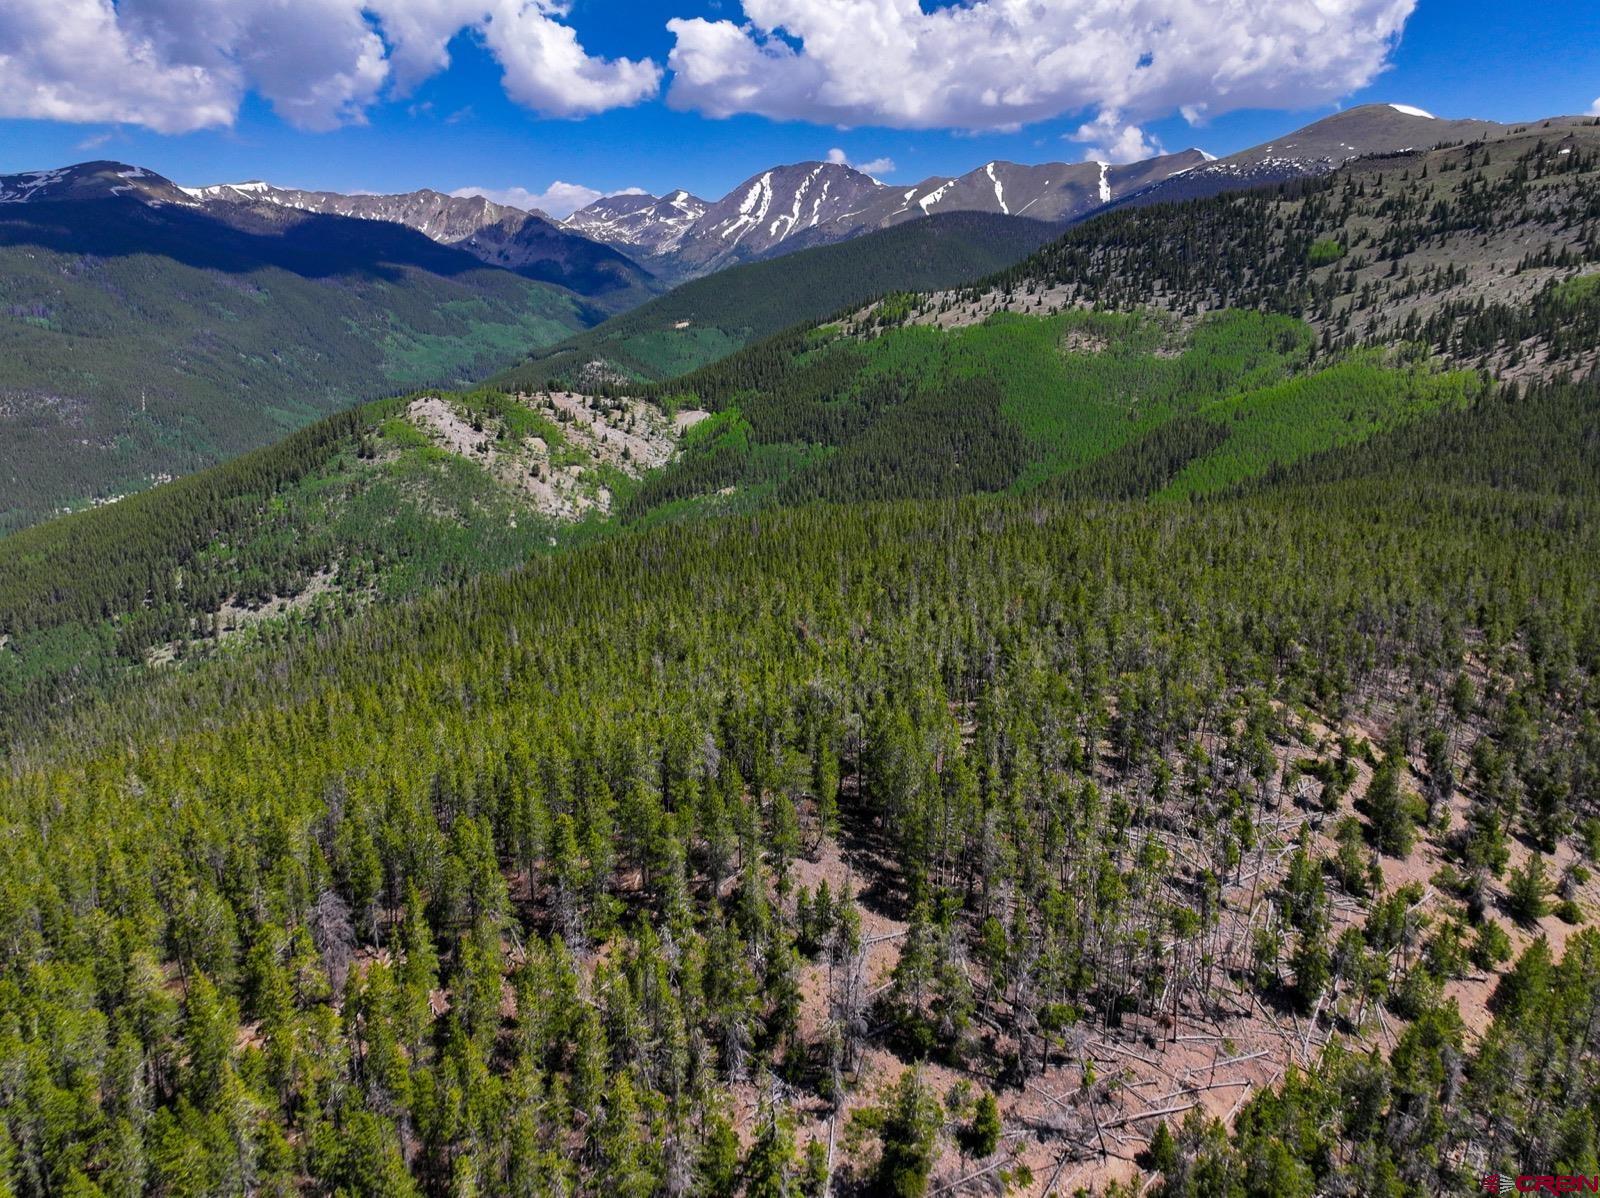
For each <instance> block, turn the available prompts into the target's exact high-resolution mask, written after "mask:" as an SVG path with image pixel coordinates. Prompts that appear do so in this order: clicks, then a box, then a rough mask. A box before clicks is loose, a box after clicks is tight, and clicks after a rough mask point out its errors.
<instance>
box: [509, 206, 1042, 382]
mask: <svg viewBox="0 0 1600 1198" xmlns="http://www.w3.org/2000/svg"><path fill="white" fill-rule="evenodd" d="M1055 232H1056V229H1055V227H1053V226H1051V225H1048V224H1045V223H1043V222H1040V221H1032V220H1026V219H1023V218H1020V217H1007V216H991V215H987V214H984V213H955V214H951V215H949V216H936V217H931V218H929V219H927V220H919V221H914V222H911V223H909V224H904V225H899V226H896V227H895V228H893V229H888V230H885V231H883V232H880V233H872V234H869V235H867V236H864V237H861V238H859V239H857V240H855V241H852V242H851V243H849V244H848V245H833V246H823V247H820V248H817V249H812V250H804V251H801V252H798V253H794V254H790V255H788V256H786V257H784V258H783V259H782V260H780V261H773V262H760V263H755V264H751V265H746V266H737V267H733V268H731V269H728V270H724V271H721V272H720V273H718V274H716V275H713V276H711V277H709V278H704V279H698V280H696V281H694V282H691V283H685V284H684V285H683V286H681V287H678V288H675V289H674V290H673V291H671V292H669V293H668V294H666V295H664V296H662V297H660V298H659V299H656V300H654V301H652V302H650V303H648V304H645V305H643V306H642V307H639V308H636V309H634V310H633V311H631V312H628V313H625V314H623V315H621V316H616V317H613V318H612V319H610V320H608V321H606V322H605V323H604V324H602V325H600V326H599V327H597V328H594V329H591V330H590V331H588V332H586V333H580V334H578V335H577V336H574V337H571V338H569V339H567V340H566V341H563V342H561V343H559V344H557V345H553V346H550V347H549V348H548V349H545V350H541V351H540V352H538V353H536V354H534V355H533V356H532V357H531V358H530V359H529V360H528V361H527V362H525V363H523V364H522V365H520V366H517V367H515V368H513V369H511V370H508V371H506V372H505V373H503V374H501V375H500V376H499V377H498V378H496V379H495V380H494V381H495V383H496V384H498V385H502V386H506V387H523V388H541V387H544V386H545V385H546V384H547V383H548V382H549V381H551V380H559V381H561V382H563V383H565V384H568V385H579V386H582V385H591V386H592V385H595V384H604V383H613V384H618V385H620V384H624V383H626V382H634V381H639V380H655V379H663V378H671V377H672V376H674V375H679V374H684V373H687V372H688V371H691V370H693V369H695V368H696V367H699V366H703V365H705V364H706V363H708V362H711V361H714V360H716V359H717V358H720V357H722V356H723V355H725V354H727V353H729V352H731V351H733V350H735V349H738V348H739V347H740V346H742V345H745V344H747V343H749V342H751V341H755V340H759V339H761V338H763V337H769V336H771V335H772V334H774V333H777V332H778V331H780V330H781V329H785V328H788V327H789V326H790V325H793V324H797V323H799V322H801V321H807V320H818V319H821V318H823V317H826V316H831V315H833V314H834V313H836V312H839V311H841V310H843V309H845V308H848V307H852V306H854V305H858V304H863V303H865V302H867V301H868V300H870V299H873V298H875V297H876V296H879V295H882V294H883V293H884V292H887V291H907V290H909V291H930V290H933V289H935V288H940V287H950V286H954V285H956V284H958V283H965V282H970V281H972V280H975V279H979V278H982V277H984V276H985V275H989V274H992V273H993V272H994V271H997V270H1000V269H1002V268H1004V267H1006V266H1010V265H1011V264H1012V263H1014V262H1016V261H1017V260H1018V259H1020V258H1023V257H1025V256H1027V255H1028V254H1030V253H1032V252H1033V251H1034V250H1036V249H1038V248H1039V246H1040V245H1042V244H1043V243H1044V242H1045V241H1046V240H1048V239H1049V238H1050V237H1052V236H1054V235H1055Z"/></svg>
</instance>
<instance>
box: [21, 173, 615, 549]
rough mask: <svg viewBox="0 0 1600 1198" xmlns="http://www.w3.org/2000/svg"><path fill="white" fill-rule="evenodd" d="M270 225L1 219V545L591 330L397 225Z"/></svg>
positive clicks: (561, 306) (35, 208)
mask: <svg viewBox="0 0 1600 1198" xmlns="http://www.w3.org/2000/svg"><path fill="white" fill-rule="evenodd" d="M272 215H273V218H274V219H273V220H272V221H270V222H269V221H264V220H263V221H261V222H258V225H256V226H252V225H250V224H249V222H248V221H245V220H244V218H243V217H241V218H240V220H239V221H236V222H233V223H228V222H223V221H220V220H218V219H215V218H213V217H211V216H209V215H207V214H205V213H201V212H197V211H192V210H190V209H186V208H181V207H177V206H173V205H164V206H160V207H152V206H148V205H146V204H144V203H141V202H138V201H136V200H134V199H130V198H126V197H116V198H110V199H74V200H63V201H60V202H50V201H38V202H33V203H28V204H19V205H7V206H6V207H5V208H4V210H3V213H0V432H3V436H4V441H5V445H4V449H3V451H0V533H4V532H8V531H10V530H12V529H14V528H17V527H20V526H22V525H24V524H28V523H32V522H34V521H36V520H39V519H42V518H44V517H46V516H49V515H51V514H52V513H54V512H56V511H58V510H60V509H61V508H63V507H66V506H81V505H83V504H84V503H87V502H90V501H103V500H107V499H111V498H115V497H117V496H120V495H123V494H126V493H128V492H131V491H136V490H140V489H142V488H144V487H147V486H149V485H150V483H151V482H152V481H153V480H157V479H160V478H168V477H172V476H173V475H177V474H186V473H190V472H192V471H194V470H196V469H199V468H201V467H203V466H207V465H210V464H211V463H213V462H217V461H220V460H223V459H226V458H230V457H233V456H235V455H237V454H239V453H241V452H243V451H245V450H249V449H254V448H257V447H259V446H262V445H266V444H269V443H271V442H273V441H276V440H278V439H280V438H282V437H283V436H285V435H286V434H288V433H289V432H291V431H293V430H294V429H296V428H298V427H301V426H303V425H305V424H308V423H310V422H311V421H313V420H315V419H316V418H318V417H319V416H323V415H326V414H328V413H330V412H333V411H337V410H339V409H341V408H345V407H349V406H351V405H352V404H354V403H357V402H359V401H363V400H370V399H374V398H377V397H379V396H384V395H391V394H395V393H397V392H401V391H408V390H411V389H412V388H414V387H418V386H425V385H444V386H462V385H465V384H468V383H471V382H473V381H475V380H477V379H481V378H483V377H484V376H485V375H486V374H488V373H490V372H492V371H493V370H495V369H497V368H499V367H500V366H501V365H503V364H505V363H507V362H509V361H513V360H515V359H516V358H517V357H518V356H520V355H521V354H522V353H525V352H526V350H527V347H528V346H530V345H540V344H547V343H549V342H552V341H556V340H559V339H561V338H562V337H565V336H567V335H568V334H569V333H571V332H572V331H573V330H574V329H578V328H583V327H585V326H587V325H590V324H593V323H595V322H596V321H598V320H600V319H602V318H603V317H604V316H605V315H606V314H607V309H606V308H605V307H604V306H603V305H604V299H603V298H602V299H601V300H599V301H591V300H590V299H587V298H585V297H583V296H581V295H578V294H576V293H574V292H571V291H567V290H564V289H562V288H559V287H555V286H551V285H548V284H544V283H540V282H537V281H535V280H531V279H527V278H523V277H520V276H518V275H516V274H513V273H511V272H509V271H504V270H496V269H492V268H489V267H486V266H485V265H484V264H483V263H482V262H480V261H478V260H477V259H476V258H474V257H472V256H471V255H469V254H466V253H464V252H462V251H460V250H455V249H450V248H447V247H444V246H441V245H438V244H436V243H434V242H432V241H430V240H428V239H427V238H426V237H424V236H422V234H420V233H417V232H414V231H412V230H409V229H406V228H403V227H401V226H398V225H393V224H388V223H382V222H377V221H358V220H348V219H344V218H340V217H331V216H309V215H306V214H302V213H293V214H288V215H283V214H277V213H274V214H272ZM597 305H598V306H597Z"/></svg>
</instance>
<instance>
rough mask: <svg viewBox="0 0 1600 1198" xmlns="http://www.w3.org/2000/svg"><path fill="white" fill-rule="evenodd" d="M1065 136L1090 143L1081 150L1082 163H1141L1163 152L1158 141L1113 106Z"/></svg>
mask: <svg viewBox="0 0 1600 1198" xmlns="http://www.w3.org/2000/svg"><path fill="white" fill-rule="evenodd" d="M1069 136H1070V137H1071V139H1072V140H1073V141H1084V142H1090V143H1092V144H1091V145H1090V146H1089V148H1088V149H1087V150H1085V151H1084V153H1083V157H1084V160H1085V161H1086V162H1108V163H1119V162H1143V161H1144V160H1145V159H1147V158H1154V157H1155V156H1156V155H1158V154H1161V153H1164V152H1165V151H1164V150H1163V149H1162V146H1161V142H1160V141H1158V140H1157V139H1156V138H1154V137H1151V136H1150V135H1149V134H1147V133H1146V132H1145V131H1144V130H1143V129H1141V128H1139V126H1138V125H1130V124H1128V123H1126V122H1125V121H1123V119H1122V114H1121V113H1119V112H1118V111H1117V110H1116V109H1114V108H1108V109H1105V110H1103V111H1102V112H1101V113H1100V115H1099V116H1097V117H1095V119H1094V120H1092V121H1090V122H1089V123H1088V124H1086V125H1080V126H1078V131H1077V132H1076V133H1073V134H1070V135H1069Z"/></svg>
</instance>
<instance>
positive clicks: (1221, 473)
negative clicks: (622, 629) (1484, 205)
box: [630, 312, 1480, 518]
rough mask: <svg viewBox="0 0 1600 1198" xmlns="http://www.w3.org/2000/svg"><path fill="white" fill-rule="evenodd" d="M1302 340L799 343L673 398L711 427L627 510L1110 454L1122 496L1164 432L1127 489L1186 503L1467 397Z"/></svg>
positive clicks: (1025, 473)
mask: <svg viewBox="0 0 1600 1198" xmlns="http://www.w3.org/2000/svg"><path fill="white" fill-rule="evenodd" d="M1311 343H1312V335H1311V332H1310V330H1309V329H1308V328H1307V327H1306V326H1305V325H1303V324H1301V323H1300V322H1298V321H1295V320H1292V319H1290V318H1288V317H1283V316H1268V315H1264V314H1260V313H1252V312H1232V313H1223V314H1219V315H1216V316H1212V317H1208V318H1206V319H1204V320H1201V321H1199V322H1196V323H1194V324H1192V325H1186V324H1184V323H1182V322H1179V321H1177V320H1175V319H1173V318H1171V317H1168V316H1162V315H1157V314H1148V313H1147V314H1143V315H1139V314H1110V313H1094V312H1071V313H1066V314H1062V315H1059V316H1052V317H1032V316H1019V315H1012V314H1006V313H1002V314H999V315H997V316H995V317H993V318H991V319H990V320H988V321H986V322H985V323H984V324H981V325H976V326H971V327H966V328H959V329H954V330H941V329H936V328H931V327H927V326H911V327H904V328H894V329H891V330H889V331H887V332H882V333H880V334H878V335H875V336H872V337H870V338H867V339H861V338H858V337H853V336H847V335H844V334H843V333H842V332H841V331H839V330H837V329H833V330H830V329H819V330H814V331H812V332H811V333H809V334H806V335H804V336H798V335H797V336H794V337H791V338H789V339H780V341H778V342H775V343H772V344H770V345H768V346H764V347H760V348H757V349H754V350H752V351H750V352H749V353H747V354H746V355H744V356H743V357H742V358H738V359H731V360H730V361H728V362H725V363H722V364H719V365H718V366H715V367H712V368H710V369H708V370H705V371H702V372H700V373H698V374H695V375H690V376H688V377H686V378H684V379H680V380H676V381H674V382H673V383H672V384H670V385H669V387H668V389H669V390H670V391H672V392H673V393H674V395H675V397H676V398H677V399H678V400H679V401H680V402H685V403H687V402H696V403H700V404H707V405H710V406H713V407H718V408H720V409H721V414H720V416H719V418H718V419H717V420H716V421H714V422H710V423H708V424H707V425H705V426H704V427H702V428H700V429H697V430H696V432H695V436H694V437H693V438H691V439H690V440H688V441H686V442H685V452H684V454H683V456H682V457H681V458H680V459H679V460H678V461H676V462H675V463H673V464H672V465H671V466H670V467H668V468H667V469H666V470H665V471H663V472H662V473H660V474H658V475H656V476H654V477H652V478H650V479H648V480H647V481H646V483H645V485H644V487H643V488H641V489H640V491H639V492H638V493H637V494H636V495H635V496H634V499H633V504H632V507H631V509H630V511H631V514H632V515H634V516H635V517H637V518H660V516H661V515H663V514H677V513H681V512H682V511H683V510H685V509H684V506H683V505H685V504H686V503H687V504H690V505H691V506H692V507H694V508H709V509H713V510H714V509H722V508H741V509H742V508H748V507H751V506H757V505H761V504H766V503H771V502H782V503H799V502H804V501H806V500H808V499H830V500H855V499H884V498H918V497H921V498H932V497H936V496H940V495H950V494H967V493H972V492H983V491H1019V492H1021V491H1029V490H1033V489H1035V488H1039V487H1042V486H1050V487H1053V488H1055V489H1057V490H1061V489H1065V490H1066V491H1068V492H1076V491H1077V490H1078V489H1079V484H1076V483H1073V482H1072V481H1071V480H1072V479H1073V478H1074V477H1075V476H1076V475H1078V474H1079V473H1081V472H1085V471H1092V470H1094V469H1095V468H1096V464H1097V463H1099V462H1101V461H1102V460H1104V459H1106V458H1107V457H1108V456H1111V460H1112V461H1113V463H1115V464H1116V469H1114V470H1113V471H1111V472H1110V473H1105V472H1103V471H1102V473H1105V480H1106V485H1107V486H1109V487H1112V488H1113V490H1114V492H1115V493H1123V492H1124V489H1125V487H1126V484H1127V480H1128V478H1129V477H1130V470H1132V469H1133V463H1134V462H1136V461H1137V460H1138V458H1139V456H1140V455H1141V454H1144V453H1146V452H1147V451H1148V450H1149V449H1150V446H1151V445H1152V444H1155V443H1158V442H1170V441H1172V440H1173V438H1174V437H1176V436H1182V437H1184V438H1187V440H1188V443H1189V446H1190V450H1191V451H1190V452H1186V453H1183V454H1181V455H1180V456H1179V457H1178V458H1177V459H1175V460H1173V461H1172V462H1170V463H1169V464H1168V466H1167V467H1166V468H1165V469H1164V470H1162V471H1160V472H1158V473H1156V474H1153V475H1151V476H1150V477H1148V478H1147V479H1145V480H1144V485H1143V488H1142V489H1141V490H1140V491H1138V492H1137V493H1155V492H1160V493H1161V494H1162V495H1163V496H1164V497H1178V496H1187V495H1194V494H1200V493H1205V492H1209V491H1215V490H1220V489H1224V488H1226V487H1229V486H1232V485H1235V484H1237V483H1239V482H1242V481H1244V480H1247V479H1250V478H1255V477H1260V476H1261V475H1263V474H1265V473H1267V472H1269V471H1271V470H1274V469H1277V468H1280V467H1282V466H1284V465H1286V464H1288V463H1290V462H1293V461H1296V460H1298V459H1300V458H1302V457H1305V456H1307V455H1309V454H1312V453H1316V452H1319V451H1322V450H1326V449H1330V448H1333V447H1335V446H1337V445H1340V444H1350V443H1356V442H1360V441H1362V440H1365V439H1367V438H1369V437H1371V436H1373V435H1374V434H1376V433H1378V432H1381V431H1384V430H1386V429H1388V428H1392V427H1394V426H1396V425H1397V424H1400V423H1403V422H1404V421H1406V420H1408V419H1411V418H1413V417H1415V416H1417V415H1418V414H1420V413H1423V412H1427V411H1431V410H1433V409H1435V408H1438V407H1441V406H1446V405H1450V404H1459V403H1461V402H1464V401H1466V400H1467V399H1469V398H1471V397H1472V396H1473V395H1475V394H1476V393H1477V391H1478V390H1479V389H1480V384H1479V382H1478V380H1477V378H1476V376H1474V375H1471V374H1466V373H1460V372H1455V373H1452V372H1446V371H1440V370H1438V369H1436V368H1434V367H1431V366H1429V365H1427V364H1426V363H1424V362H1420V361H1408V360H1406V359H1405V358H1404V356H1403V355H1393V354H1391V355H1382V354H1378V353H1376V352H1372V351H1362V352H1360V353H1353V354H1351V355H1348V356H1346V357H1345V358H1343V359H1342V360H1340V359H1321V360H1315V361H1314V360H1313V358H1312V356H1311V349H1312V344H1311ZM742 383H750V384H754V385H749V386H744V385H741V384H742ZM1112 455H1115V456H1112ZM1130 455H1131V456H1130ZM1095 489H1096V488H1095V487H1093V486H1091V487H1089V490H1091V491H1094V490H1095Z"/></svg>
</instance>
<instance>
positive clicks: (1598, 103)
mask: <svg viewBox="0 0 1600 1198" xmlns="http://www.w3.org/2000/svg"><path fill="white" fill-rule="evenodd" d="M1589 111H1590V113H1592V114H1593V115H1594V116H1600V96H1596V97H1595V101H1594V103H1593V104H1591V105H1590V106H1589Z"/></svg>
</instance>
